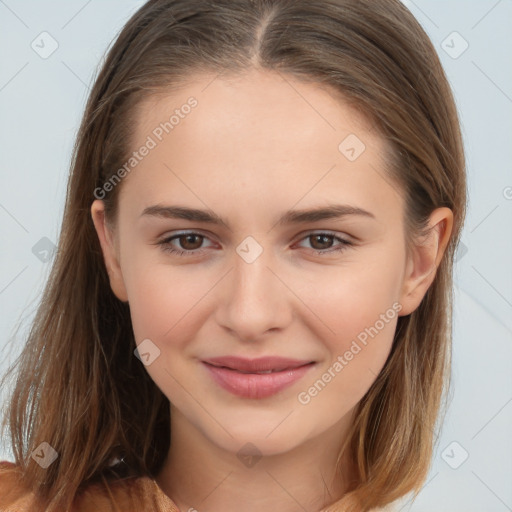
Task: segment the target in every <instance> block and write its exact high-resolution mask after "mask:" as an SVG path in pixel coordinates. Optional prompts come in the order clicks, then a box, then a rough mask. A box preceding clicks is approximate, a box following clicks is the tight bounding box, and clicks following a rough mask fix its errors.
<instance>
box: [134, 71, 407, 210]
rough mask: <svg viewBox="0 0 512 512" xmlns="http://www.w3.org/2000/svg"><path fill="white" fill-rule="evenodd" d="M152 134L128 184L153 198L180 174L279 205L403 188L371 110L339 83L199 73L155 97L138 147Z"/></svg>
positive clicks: (194, 183) (216, 190)
mask: <svg viewBox="0 0 512 512" xmlns="http://www.w3.org/2000/svg"><path fill="white" fill-rule="evenodd" d="M191 98H193V100H192V101H191ZM190 105H194V106H193V107H191V106H190ZM148 138H151V139H152V141H153V143H154V148H153V149H152V150H151V151H150V153H149V154H148V155H147V156H146V157H145V158H144V159H143V161H141V163H139V164H138V165H137V169H140V172H139V171H137V172H135V173H132V174H131V175H130V176H129V180H128V181H130V180H131V181H134V182H137V184H136V187H135V188H136V189H137V192H138V193H143V192H144V191H147V192H148V194H149V195H150V196H151V199H152V201H153V202H154V203H155V202H157V200H163V199H162V198H163V196H164V195H169V194H170V193H171V192H172V190H176V186H175V185H176V184H177V181H181V184H180V185H179V186H180V187H181V188H183V186H185V187H187V188H189V189H190V190H188V191H187V194H189V193H190V192H194V191H196V192H199V191H201V196H202V197H208V198H214V199H215V200H216V201H217V200H218V201H219V202H220V203H222V200H223V199H224V200H225V199H227V196H230V195H231V196H232V194H233V193H235V194H236V195H237V196H238V198H239V199H240V200H242V198H243V199H244V200H245V199H248V200H251V197H252V196H254V195H258V196H260V197H261V196H263V195H264V196H265V197H266V199H267V200H268V201H272V199H274V200H275V201H277V202H281V203H282V202H283V201H287V202H290V201H291V200H292V199H293V198H295V199H296V200H297V201H298V200H299V199H300V198H301V197H303V196H305V195H307V196H308V197H307V198H306V199H310V198H311V199H312V200H313V199H314V198H315V196H316V197H322V198H323V197H325V198H327V195H329V194H331V195H333V194H334V195H339V194H341V195H343V194H346V195H348V194H351V197H352V198H354V194H356V196H357V195H359V196H360V198H361V199H363V196H365V197H364V201H365V202H366V203H367V204H368V203H371V202H372V200H379V198H380V199H382V195H383V194H384V195H385V193H386V191H384V190H383V186H386V184H387V186H388V187H390V186H391V189H392V190H390V191H389V192H390V193H391V192H394V193H395V194H396V193H397V187H396V185H393V184H392V183H391V182H390V179H389V178H387V177H386V175H385V171H384V167H385V156H384V155H385V151H387V149H388V148H387V146H386V141H385V140H384V139H383V138H382V137H381V136H380V135H379V134H378V133H377V132H376V131H375V130H373V128H372V126H371V123H370V122H368V120H367V119H366V117H365V116H363V115H362V114H361V113H360V112H358V111H357V109H355V108H354V107H352V106H351V105H350V104H349V103H347V102H344V101H343V99H342V97H341V94H338V93H336V92H335V91H334V90H333V89H330V88H328V87H325V86H322V85H321V84H317V83H305V82H301V81H298V80H296V79H294V78H292V77H290V76H289V75H284V74H280V73H270V72H261V71H258V72H256V71H253V72H250V73H247V74H245V75H239V76H231V77H228V78H226V77H219V76H215V75H204V76H201V75H197V76H194V77H191V78H190V80H188V81H187V82H186V83H183V84H181V85H180V87H179V88H178V89H174V90H168V91H162V92H161V93H159V94H158V95H155V96H151V97H148V98H147V99H146V100H145V101H143V102H142V103H141V104H140V105H139V108H138V112H137V117H136V121H135V137H134V141H133V144H132V146H133V147H134V148H138V147H141V146H143V145H144V144H145V142H146V141H147V140H148ZM170 170H171V171H172V175H171V173H170V172H169V171H170ZM142 175H143V176H142ZM171 182H172V183H171ZM205 183H207V184H208V187H206V188H205V186H204V184H205ZM167 184H169V188H168V189H166V186H167ZM171 189H172V190H171ZM235 189H236V190H235ZM393 189H394V190H393ZM249 192H251V193H252V196H250V194H249ZM168 193H169V194H168ZM198 195H199V194H196V196H198ZM285 196H286V197H285ZM196 199H197V197H196V198H195V199H194V200H196ZM332 199H333V200H335V199H336V198H334V197H333V198H332ZM356 199H357V197H356ZM395 200H396V198H395ZM289 206H291V205H289ZM301 206H302V205H301ZM304 206H305V205H304Z"/></svg>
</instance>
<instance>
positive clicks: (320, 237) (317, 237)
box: [314, 235, 331, 249]
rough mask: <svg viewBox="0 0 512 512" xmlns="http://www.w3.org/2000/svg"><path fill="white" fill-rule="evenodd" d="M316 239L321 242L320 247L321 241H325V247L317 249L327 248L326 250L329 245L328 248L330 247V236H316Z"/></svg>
mask: <svg viewBox="0 0 512 512" xmlns="http://www.w3.org/2000/svg"><path fill="white" fill-rule="evenodd" d="M314 238H315V239H316V240H320V245H322V241H321V240H322V239H323V241H324V242H323V246H322V247H317V249H325V248H326V247H325V246H326V245H327V246H328V245H329V242H330V238H331V237H330V236H328V235H314Z"/></svg>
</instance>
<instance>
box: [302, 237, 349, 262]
mask: <svg viewBox="0 0 512 512" xmlns="http://www.w3.org/2000/svg"><path fill="white" fill-rule="evenodd" d="M304 242H307V243H308V244H309V247H306V248H308V249H309V250H310V251H314V252H315V253H316V254H318V255H319V256H320V255H327V254H333V253H340V252H342V251H344V250H345V249H347V248H349V247H350V246H352V245H354V244H353V242H351V241H350V240H345V239H343V238H340V237H339V236H336V235H334V234H331V233H310V234H309V235H307V236H306V237H304V238H303V239H302V243H304ZM302 247H304V246H302Z"/></svg>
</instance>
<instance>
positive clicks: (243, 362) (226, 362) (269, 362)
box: [204, 356, 314, 372]
mask: <svg viewBox="0 0 512 512" xmlns="http://www.w3.org/2000/svg"><path fill="white" fill-rule="evenodd" d="M204 362H205V363H208V364H211V365H213V366H225V367H227V368H231V369H232V370H240V371H244V372H264V371H268V370H273V371H282V370H289V369H293V368H298V367H299V366H304V365H306V364H309V363H313V362H314V361H311V360H299V359H289V358H285V357H277V356H271V357H260V358H257V359H246V358H243V357H236V356H225V357H212V358H210V359H205V360H204Z"/></svg>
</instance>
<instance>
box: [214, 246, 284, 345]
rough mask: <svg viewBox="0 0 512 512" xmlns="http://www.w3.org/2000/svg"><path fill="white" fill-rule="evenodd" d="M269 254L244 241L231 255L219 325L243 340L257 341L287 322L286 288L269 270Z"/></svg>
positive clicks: (220, 306)
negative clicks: (231, 261) (231, 268)
mask: <svg viewBox="0 0 512 512" xmlns="http://www.w3.org/2000/svg"><path fill="white" fill-rule="evenodd" d="M273 262H274V260H273V258H272V254H271V252H270V251H269V250H264V249H263V247H262V246H261V245H260V244H259V243H258V242H257V241H256V240H255V239H254V238H252V237H247V239H245V240H244V241H243V242H242V243H240V244H239V246H238V247H237V248H236V254H234V255H233V270H232V271H231V272H230V277H229V285H227V286H226V287H225V289H224V291H223V295H222V297H221V298H220V301H221V302H220V303H219V307H218V308H217V312H218V321H219V323H220V324H221V325H223V326H224V327H226V328H228V329H230V330H232V331H235V332H236V333H237V335H238V337H240V338H242V339H249V340H250V339H257V338H258V337H260V336H261V335H263V334H264V333H265V332H266V331H268V330H269V329H273V328H278V327H283V326H284V325H285V324H286V322H287V321H288V320H289V313H288V311H289V304H288V301H287V294H286V287H285V286H284V285H283V283H282V282H281V281H280V279H278V278H277V277H276V275H275V274H276V271H275V270H274V269H273V268H272V267H274V266H275V265H274V264H273Z"/></svg>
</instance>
